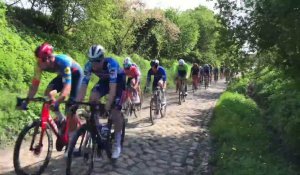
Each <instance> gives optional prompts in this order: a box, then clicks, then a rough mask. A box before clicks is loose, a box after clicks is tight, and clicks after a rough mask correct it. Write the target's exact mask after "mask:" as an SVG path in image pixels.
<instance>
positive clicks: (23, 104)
mask: <svg viewBox="0 0 300 175" xmlns="http://www.w3.org/2000/svg"><path fill="white" fill-rule="evenodd" d="M27 106H28V100H27V99H22V98H19V97H17V104H16V109H18V110H28V107H27Z"/></svg>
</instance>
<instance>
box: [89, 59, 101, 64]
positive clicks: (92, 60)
mask: <svg viewBox="0 0 300 175" xmlns="http://www.w3.org/2000/svg"><path fill="white" fill-rule="evenodd" d="M89 61H90V62H92V63H100V62H101V60H95V59H89Z"/></svg>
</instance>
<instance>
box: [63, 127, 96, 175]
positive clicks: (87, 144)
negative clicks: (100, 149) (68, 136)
mask: <svg viewBox="0 0 300 175" xmlns="http://www.w3.org/2000/svg"><path fill="white" fill-rule="evenodd" d="M82 137H83V141H82V142H79V141H78V140H80V139H82ZM95 154H97V150H96V143H95V141H94V140H93V138H92V133H91V132H90V131H89V130H88V129H87V125H86V124H83V125H82V126H81V127H80V128H79V130H77V131H76V134H75V136H74V137H73V140H72V142H71V144H70V145H69V150H68V158H67V167H66V174H67V175H76V174H78V175H79V174H84V175H89V174H91V173H92V171H93V168H94V157H95Z"/></svg>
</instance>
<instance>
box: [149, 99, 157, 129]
mask: <svg viewBox="0 0 300 175" xmlns="http://www.w3.org/2000/svg"><path fill="white" fill-rule="evenodd" d="M154 105H155V104H154V99H153V98H152V99H151V100H150V122H151V124H152V125H154V114H153V111H154V110H156V109H153V108H154Z"/></svg>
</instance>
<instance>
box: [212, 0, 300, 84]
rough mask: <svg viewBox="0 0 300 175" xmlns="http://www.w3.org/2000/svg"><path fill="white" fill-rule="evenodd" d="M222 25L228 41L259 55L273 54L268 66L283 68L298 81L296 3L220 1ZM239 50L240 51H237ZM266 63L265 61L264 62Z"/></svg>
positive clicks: (299, 23)
mask: <svg viewBox="0 0 300 175" xmlns="http://www.w3.org/2000/svg"><path fill="white" fill-rule="evenodd" d="M218 2H219V9H220V18H219V19H220V22H221V23H222V24H223V29H224V31H226V34H225V35H226V36H227V38H231V39H229V40H225V42H227V41H231V44H230V46H231V45H235V46H237V48H238V49H237V50H239V49H242V48H243V47H244V46H245V45H246V47H248V49H250V50H252V51H256V52H257V54H261V53H266V52H273V53H274V54H273V57H268V58H269V59H267V60H265V62H263V64H264V65H268V66H272V67H276V68H280V69H281V70H284V71H286V72H287V73H288V74H289V76H291V77H293V78H296V79H298V74H299V73H300V71H299V65H300V61H299V56H300V55H299V53H300V52H299V36H300V30H299V27H300V21H299V18H298V16H299V13H300V3H299V2H298V1H295V0H287V1H286V0H285V1H283V0H272V1H270V0H248V1H243V2H242V3H240V4H238V1H235V2H233V1H222V0H219V1H218ZM237 50H236V51H237ZM261 63H262V62H261Z"/></svg>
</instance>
